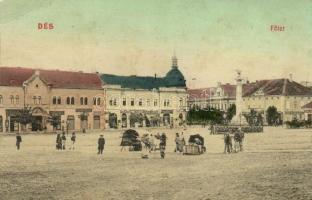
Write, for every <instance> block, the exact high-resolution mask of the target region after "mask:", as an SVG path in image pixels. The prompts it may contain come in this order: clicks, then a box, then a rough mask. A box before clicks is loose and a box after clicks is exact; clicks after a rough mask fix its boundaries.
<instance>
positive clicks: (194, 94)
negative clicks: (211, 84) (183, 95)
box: [187, 88, 214, 100]
mask: <svg viewBox="0 0 312 200" xmlns="http://www.w3.org/2000/svg"><path fill="white" fill-rule="evenodd" d="M210 91H211V92H210ZM213 92H214V91H213V90H212V88H199V89H189V90H187V93H188V95H189V100H194V99H205V98H209V97H210V94H211V95H213Z"/></svg>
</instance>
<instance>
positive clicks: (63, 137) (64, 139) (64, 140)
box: [61, 132, 66, 150]
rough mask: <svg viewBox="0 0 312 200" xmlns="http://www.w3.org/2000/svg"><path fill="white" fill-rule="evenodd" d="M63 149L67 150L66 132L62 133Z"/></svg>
mask: <svg viewBox="0 0 312 200" xmlns="http://www.w3.org/2000/svg"><path fill="white" fill-rule="evenodd" d="M61 138H62V149H63V150H65V149H66V147H65V146H66V136H65V132H63V134H62V137H61Z"/></svg>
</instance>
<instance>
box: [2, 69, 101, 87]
mask: <svg viewBox="0 0 312 200" xmlns="http://www.w3.org/2000/svg"><path fill="white" fill-rule="evenodd" d="M35 71H36V70H35V69H31V68H20V67H0V85H1V86H18V87H21V86H22V85H23V83H24V82H25V81H27V80H28V79H29V78H31V77H32V76H33V75H34V74H35ZM38 71H39V77H40V78H41V79H42V80H44V81H45V82H46V83H47V84H49V85H51V86H52V88H71V89H101V88H102V81H101V79H100V78H99V76H98V75H97V74H92V73H82V72H69V71H59V70H42V69H39V70H38Z"/></svg>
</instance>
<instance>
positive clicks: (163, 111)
mask: <svg viewBox="0 0 312 200" xmlns="http://www.w3.org/2000/svg"><path fill="white" fill-rule="evenodd" d="M161 113H163V114H173V110H162V111H161Z"/></svg>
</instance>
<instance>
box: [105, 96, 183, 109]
mask: <svg viewBox="0 0 312 200" xmlns="http://www.w3.org/2000/svg"><path fill="white" fill-rule="evenodd" d="M127 103H129V105H130V106H135V99H134V98H131V99H130V102H127V99H126V98H123V99H122V105H123V106H127ZM163 103H164V104H163V105H164V107H169V106H170V100H169V99H165V100H164V101H163ZM179 103H180V106H183V99H182V98H181V99H180V101H179ZM109 105H110V106H118V102H117V99H116V98H111V99H110V100H109ZM137 105H138V106H143V105H144V101H143V99H141V98H140V99H138V100H137ZM152 105H154V106H158V99H154V100H153V104H152ZM152 105H151V100H150V99H146V106H152Z"/></svg>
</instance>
